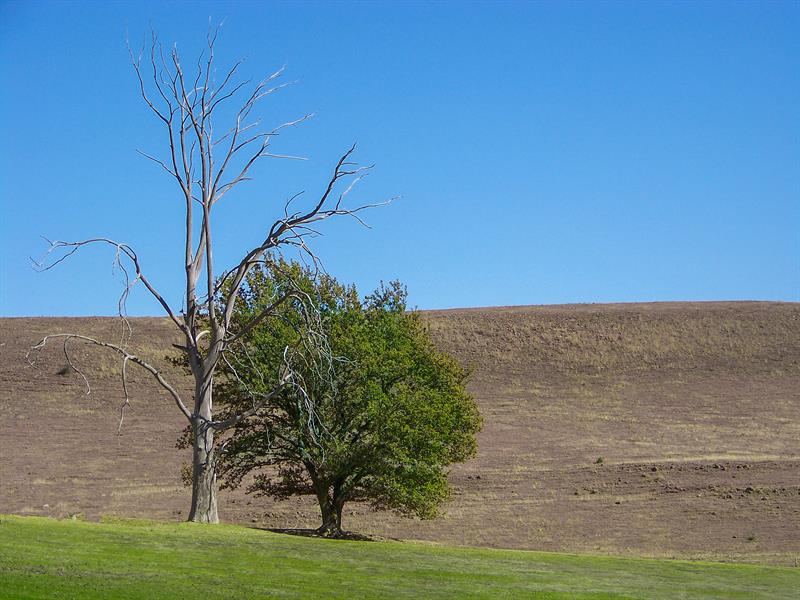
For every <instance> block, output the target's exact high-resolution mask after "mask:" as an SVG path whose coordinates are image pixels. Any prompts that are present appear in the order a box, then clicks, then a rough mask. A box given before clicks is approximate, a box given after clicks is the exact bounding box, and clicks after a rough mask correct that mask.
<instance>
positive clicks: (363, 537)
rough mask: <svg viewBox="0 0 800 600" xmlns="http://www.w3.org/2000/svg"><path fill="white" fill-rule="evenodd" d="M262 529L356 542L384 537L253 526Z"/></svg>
mask: <svg viewBox="0 0 800 600" xmlns="http://www.w3.org/2000/svg"><path fill="white" fill-rule="evenodd" d="M253 529H258V530H260V531H269V532H271V533H282V534H284V535H297V536H301V537H312V538H321V539H327V540H350V541H356V542H378V541H381V540H382V539H383V538H378V537H373V536H370V535H365V534H363V533H356V532H355V531H343V532H341V533H340V534H338V535H336V536H330V535H322V534H321V533H320V532H319V531H318V530H316V529H300V528H282V527H253Z"/></svg>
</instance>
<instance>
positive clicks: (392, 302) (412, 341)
mask: <svg viewBox="0 0 800 600" xmlns="http://www.w3.org/2000/svg"><path fill="white" fill-rule="evenodd" d="M289 287H291V288H292V289H294V290H295V293H294V294H293V296H292V298H291V299H290V300H289V301H286V302H284V303H282V304H281V306H280V308H279V309H278V311H277V313H276V314H275V315H274V316H275V317H277V318H271V319H269V321H264V322H262V323H260V324H259V326H258V327H255V328H253V329H252V330H251V331H250V332H249V334H248V335H247V336H245V338H243V341H242V343H241V347H240V348H239V351H238V352H237V353H236V354H235V356H236V359H235V360H232V361H230V362H229V364H228V366H227V371H226V374H227V378H226V382H225V383H224V384H222V385H221V386H220V387H219V389H218V394H219V395H218V400H217V401H218V402H220V401H221V402H222V405H223V411H225V412H231V413H236V412H240V411H242V410H243V409H245V408H246V407H247V406H249V405H252V404H253V403H254V402H258V401H261V399H263V398H264V397H265V396H269V395H270V394H272V395H271V397H270V400H269V401H268V403H267V407H266V409H265V410H262V411H260V412H259V413H258V414H257V415H256V416H255V417H254V418H252V419H249V420H247V421H242V422H240V423H239V424H237V426H236V427H235V428H234V430H233V433H232V435H231V437H230V438H229V439H228V440H227V442H226V445H225V451H224V452H223V453H222V459H221V467H220V468H221V477H222V479H223V485H225V486H228V487H236V486H238V485H240V484H241V482H242V480H243V478H244V477H245V475H247V474H249V473H251V472H255V478H254V480H253V483H252V484H250V485H249V486H248V492H250V493H255V494H258V495H270V496H274V497H278V498H285V497H288V496H292V495H314V496H315V497H316V498H317V500H318V502H319V506H320V512H321V516H322V525H321V526H320V528H319V532H320V533H321V534H323V535H326V536H338V535H340V534H341V533H342V529H341V527H342V508H343V506H344V504H345V503H346V502H348V501H351V500H360V501H368V502H370V503H371V504H372V506H373V507H374V508H376V509H390V510H395V511H397V512H399V513H401V514H409V515H416V516H419V517H422V518H431V517H434V516H436V515H437V513H438V509H439V507H440V506H441V504H442V503H443V502H444V501H445V500H446V499H447V498H448V496H449V493H450V488H449V485H448V481H447V467H448V465H451V464H453V463H456V462H460V461H464V460H466V459H468V458H470V457H472V456H473V455H474V454H475V451H476V439H475V434H476V433H477V432H478V431H479V430H480V427H481V418H480V415H479V413H478V409H477V406H476V404H475V402H474V400H473V399H472V397H471V396H470V395H469V394H468V393H467V391H466V389H465V381H466V378H467V373H466V372H465V370H464V369H462V368H461V367H460V366H459V365H458V364H457V363H456V361H455V360H454V359H453V358H451V357H450V356H448V355H447V354H445V353H443V352H441V351H439V350H437V348H436V347H435V346H434V344H433V343H432V341H431V339H430V336H429V335H428V332H427V330H426V327H425V325H424V323H423V322H422V320H421V319H420V317H419V315H418V314H416V313H413V312H407V311H406V291H405V289H404V287H403V286H401V285H400V284H399V283H398V282H393V283H392V284H390V285H389V286H384V285H381V286H380V287H379V288H378V289H377V290H376V291H375V292H373V293H372V294H370V295H368V296H366V297H365V298H363V299H362V298H360V297H359V295H358V292H357V290H356V288H355V287H354V286H343V285H341V284H340V283H338V282H337V281H336V280H335V279H334V278H332V277H330V276H327V275H321V276H319V277H317V278H315V277H313V276H312V273H311V272H310V271H309V270H307V269H304V268H302V267H300V266H299V265H297V264H295V263H286V262H283V261H279V262H277V263H274V264H273V265H272V268H266V267H265V268H260V269H258V270H254V271H253V272H252V273H251V274H250V275H249V277H248V280H247V285H246V286H244V288H243V290H242V292H241V299H242V302H240V303H237V312H236V314H235V317H234V320H233V323H249V322H251V321H252V316H253V315H254V314H259V313H260V312H261V311H263V308H264V306H267V305H269V304H270V303H271V302H273V300H274V298H276V297H284V296H285V292H284V290H286V289H287V288H289ZM309 307H313V309H311V310H309ZM286 371H289V373H290V374H289V375H288V376H287V374H286ZM276 379H278V380H284V381H289V382H290V383H289V384H288V385H286V386H285V387H284V388H283V390H282V392H281V393H280V394H277V395H275V394H273V388H274V381H276Z"/></svg>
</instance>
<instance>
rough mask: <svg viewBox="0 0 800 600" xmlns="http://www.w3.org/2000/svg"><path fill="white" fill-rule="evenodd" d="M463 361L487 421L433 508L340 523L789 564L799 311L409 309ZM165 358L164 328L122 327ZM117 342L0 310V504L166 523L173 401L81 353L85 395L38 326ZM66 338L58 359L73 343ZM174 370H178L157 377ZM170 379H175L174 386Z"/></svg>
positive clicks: (797, 531)
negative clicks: (447, 492)
mask: <svg viewBox="0 0 800 600" xmlns="http://www.w3.org/2000/svg"><path fill="white" fill-rule="evenodd" d="M426 316H427V318H428V319H429V323H430V327H431V330H432V332H433V334H434V336H435V338H436V340H437V342H438V343H439V344H440V345H441V347H443V348H445V349H447V350H449V351H450V352H452V353H453V354H454V355H455V356H457V357H458V359H459V360H460V361H461V362H462V363H463V364H465V365H468V366H469V367H471V368H472V370H473V376H472V384H471V389H472V391H473V392H474V394H475V396H476V398H477V399H478V402H479V404H480V406H481V409H482V412H483V415H484V419H485V427H484V430H483V432H482V433H481V435H480V441H479V443H480V450H479V456H478V457H477V459H475V460H473V461H471V462H470V463H468V464H465V465H461V466H459V467H457V468H455V469H454V470H453V472H452V482H453V484H454V486H455V488H456V491H455V495H454V497H453V500H452V502H451V503H450V504H449V505H448V506H447V513H446V515H445V517H443V518H442V519H438V520H434V521H419V520H410V519H402V518H398V517H394V516H391V515H387V514H385V513H373V512H371V511H369V510H368V509H366V508H364V507H361V506H357V505H352V506H350V507H349V508H348V507H346V509H345V522H344V525H345V527H346V528H348V529H353V530H358V531H360V532H363V533H369V534H378V535H383V536H386V537H397V538H415V539H423V540H434V541H439V542H446V543H449V544H466V545H475V546H494V547H508V548H531V549H542V550H559V551H568V552H594V553H613V554H623V555H648V556H675V557H687V558H709V559H718V560H719V559H721V560H744V561H758V562H773V563H782V564H795V563H796V561H797V560H798V558H800V304H783V303H746V302H736V303H656V304H625V305H571V306H548V307H513V308H495V309H470V310H452V311H436V312H430V313H426ZM133 328H134V342H133V345H134V346H135V347H137V348H138V349H139V351H140V352H141V354H143V355H145V356H147V357H149V358H151V359H152V360H154V361H157V362H160V363H161V364H165V361H164V360H163V355H164V350H163V348H164V347H168V346H169V343H170V342H171V341H173V338H172V330H171V329H170V324H169V323H168V322H166V321H165V320H163V319H134V320H133ZM63 331H74V332H79V333H84V334H89V335H94V336H100V337H105V338H110V339H112V340H113V339H115V338H118V337H119V332H120V330H119V322H118V321H116V320H114V319H100V318H95V319H55V318H53V319H0V513H20V514H39V515H53V516H67V515H71V514H76V513H79V514H82V515H83V516H85V517H86V518H97V517H100V516H102V515H122V516H129V517H135V516H146V517H153V518H157V519H174V520H178V519H181V518H183V517H184V515H185V511H186V510H187V508H188V504H189V491H188V490H187V489H186V488H184V487H183V485H182V484H181V480H180V469H181V465H182V464H183V463H185V462H188V459H189V456H188V454H186V453H185V452H184V451H180V450H177V449H176V448H175V441H176V438H177V435H178V433H179V431H180V430H181V429H182V427H183V425H184V423H183V422H182V417H181V416H180V415H179V414H178V412H177V410H176V409H175V407H174V405H172V404H171V401H170V400H169V399H168V398H167V397H166V396H165V395H164V394H163V393H161V392H160V391H158V389H157V388H156V387H155V386H153V385H152V383H151V382H150V381H149V380H148V379H147V378H146V377H145V374H142V373H135V377H134V380H135V382H136V384H135V386H134V389H133V408H132V410H130V411H129V412H128V413H127V415H126V418H125V422H124V425H123V429H122V435H121V436H117V421H118V406H119V404H120V402H121V399H122V392H121V387H120V383H119V365H118V364H117V363H116V362H115V361H114V359H113V357H112V356H111V355H110V354H103V353H101V352H98V351H97V350H95V349H84V348H80V351H79V355H80V357H81V358H80V360H81V361H82V362H83V364H85V365H87V374H88V375H89V378H90V380H91V383H92V394H91V395H89V396H87V395H85V393H84V387H83V383H82V381H81V379H80V378H79V377H77V376H76V375H75V374H72V373H69V372H67V373H66V374H61V373H63V372H64V371H65V370H64V366H65V361H64V358H63V354H61V352H60V350H59V348H58V347H57V346H54V347H53V348H51V349H50V350H49V351H47V352H46V353H45V354H44V355H43V356H42V358H41V362H40V369H39V370H33V369H30V368H29V367H27V366H26V363H25V361H24V354H25V351H26V349H27V347H28V345H30V344H33V343H35V342H36V341H37V340H38V338H40V337H41V336H42V335H44V334H45V333H53V332H63ZM77 349H78V348H77V346H76V350H77ZM167 370H168V371H169V372H171V373H172V375H173V380H181V377H183V376H182V375H180V374H178V373H177V372H176V371H175V370H174V369H172V368H168V369H167ZM186 384H188V381H184V384H183V386H182V387H183V388H184V389H185V388H186V387H187V385H186ZM220 500H221V506H220V513H221V516H222V518H223V519H225V520H228V521H235V522H240V523H248V524H251V523H252V524H257V525H258V526H264V527H278V528H294V527H312V526H316V524H317V523H316V513H315V510H316V509H315V506H314V504H313V502H311V501H305V500H302V501H301V500H293V501H286V502H280V503H276V502H273V501H272V500H270V499H265V498H250V497H248V496H245V495H244V494H242V493H241V492H238V491H236V492H230V491H222V492H221V498H220Z"/></svg>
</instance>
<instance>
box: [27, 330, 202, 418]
mask: <svg viewBox="0 0 800 600" xmlns="http://www.w3.org/2000/svg"><path fill="white" fill-rule="evenodd" d="M56 338H61V339H63V340H64V353H65V354H66V355H67V358H68V360H69V355H68V352H67V343H68V342H69V341H71V340H81V341H83V342H87V343H90V344H94V345H95V346H100V347H102V348H108V349H110V350H113V351H114V352H116V353H117V354H119V355H120V356H121V357H122V358H123V361H124V363H127V362H128V361H130V362H132V363H134V364H137V365H139V366H140V367H142V368H143V369H144V370H145V371H147V372H149V373H150V374H151V375H152V376H153V377H154V378H155V380H156V381H157V382H158V383H159V384H160V385H161V387H162V388H164V389H165V390H166V391H167V392H169V394H170V395H171V396H172V398H173V400H175V404H176V405H177V406H178V409H179V410H180V411H181V412H182V413H183V415H184V416H185V417H186V418H187V419H189V420H190V421H191V419H192V413H190V412H189V409H187V408H186V405H185V404H184V403H183V400H181V397H180V395H179V394H178V392H177V390H176V389H175V388H174V387H173V386H172V385H170V384H169V383H168V382H167V381H166V380H165V379H164V377H163V376H162V375H161V372H160V371H159V370H158V369H156V368H155V367H153V366H152V365H150V364H149V363H147V362H145V361H144V360H142V359H141V358H139V357H138V356H136V355H135V354H131V353H130V352H128V351H127V350H125V349H124V348H121V347H120V346H117V345H116V344H109V343H108V342H101V341H99V340H96V339H94V338H91V337H88V336H85V335H80V334H77V333H55V334H52V335H47V336H45V337H43V338H42V339H41V340H40V341H39V343H37V344H35V345H34V346H31V348H30V349H29V350H28V352H27V354H26V355H25V359H26V360H27V361H28V364H30V365H31V366H35V365H36V359H37V357H38V356H39V354H40V353H41V351H42V350H44V348H45V346H46V345H47V342H48V341H50V340H51V339H56ZM32 356H33V358H32ZM70 366H71V367H72V369H73V370H75V371H76V372H78V373H79V374H81V375H83V374H82V373H81V372H80V371H78V369H76V368H75V367H74V365H73V364H72V362H71V361H70ZM124 373H125V368H124V364H123V389H124V391H125V397H126V399H127V398H128V391H127V384H126V383H125V379H124V377H125V375H124ZM84 380H85V381H86V385H87V386H88V385H89V383H88V380H86V377H85V376H84ZM87 393H88V391H87ZM120 425H121V419H120Z"/></svg>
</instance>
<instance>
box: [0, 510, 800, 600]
mask: <svg viewBox="0 0 800 600" xmlns="http://www.w3.org/2000/svg"><path fill="white" fill-rule="evenodd" d="M798 589H800V569H796V568H791V567H765V566H754V565H734V564H719V563H703V562H689V561H669V560H647V559H631V558H609V557H598V556H585V555H570V554H556V553H539V552H524V551H513V550H483V549H472V548H453V547H445V546H438V545H431V544H419V543H402V542H357V541H333V540H322V539H311V538H302V537H296V536H288V535H281V534H275V533H268V532H264V531H260V530H256V529H248V528H245V527H240V526H235V525H220V526H200V525H194V524H189V523H181V524H164V523H155V522H150V521H135V522H134V521H120V522H104V523H87V522H82V521H72V520H64V521H57V520H53V519H48V518H41V517H18V516H2V517H0V598H14V599H23V598H147V599H157V598H201V597H202V598H209V599H210V598H264V597H280V598H323V597H324V598H331V597H334V598H337V597H338V598H592V599H601V598H670V599H675V598H726V599H728V598H770V599H779V598H796V597H797V590H798Z"/></svg>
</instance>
